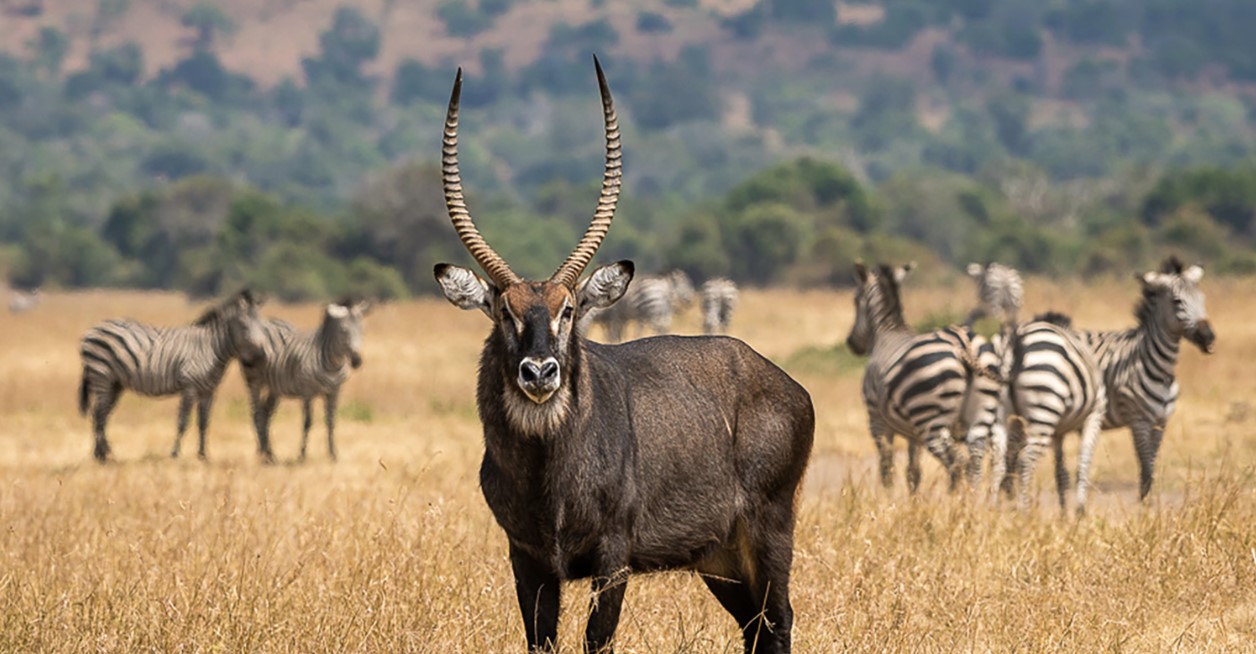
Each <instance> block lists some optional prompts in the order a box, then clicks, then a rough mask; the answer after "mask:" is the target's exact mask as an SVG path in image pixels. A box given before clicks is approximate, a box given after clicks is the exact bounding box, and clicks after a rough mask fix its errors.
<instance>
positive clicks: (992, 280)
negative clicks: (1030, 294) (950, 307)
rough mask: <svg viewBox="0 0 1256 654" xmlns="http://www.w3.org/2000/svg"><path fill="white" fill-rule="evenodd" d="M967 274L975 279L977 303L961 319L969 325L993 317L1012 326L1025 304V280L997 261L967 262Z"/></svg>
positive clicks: (1014, 270) (1013, 269) (1011, 268)
mask: <svg viewBox="0 0 1256 654" xmlns="http://www.w3.org/2000/svg"><path fill="white" fill-rule="evenodd" d="M968 275H969V276H970V277H972V278H973V279H974V280H975V281H976V282H977V306H976V308H974V309H973V310H972V312H971V313H969V314H968V318H967V319H966V320H965V321H964V324H965V325H966V326H969V327H971V326H972V325H973V323H975V322H977V321H978V320H980V319H981V318H983V317H985V316H992V317H994V318H997V319H998V320H999V321H1000V322H1001V323H1003V324H1004V325H1005V326H1009V325H1011V326H1013V327H1010V328H1009V329H1008V331H1010V330H1011V329H1014V328H1015V327H1014V325H1015V324H1016V320H1017V315H1018V314H1019V313H1020V309H1021V306H1022V305H1023V304H1024V303H1025V283H1024V282H1023V281H1021V276H1020V273H1018V272H1016V269H1015V268H1013V267H1011V266H1005V265H1003V264H1001V263H990V264H987V265H984V266H983V265H981V264H979V263H970V264H968Z"/></svg>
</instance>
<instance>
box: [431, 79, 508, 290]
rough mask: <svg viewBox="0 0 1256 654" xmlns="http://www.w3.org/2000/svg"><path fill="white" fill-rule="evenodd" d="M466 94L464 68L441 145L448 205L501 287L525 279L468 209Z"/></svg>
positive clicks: (478, 260) (480, 260) (468, 244)
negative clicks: (462, 148)
mask: <svg viewBox="0 0 1256 654" xmlns="http://www.w3.org/2000/svg"><path fill="white" fill-rule="evenodd" d="M461 96H462V68H459V69H458V76H457V77H456V78H454V90H453V93H450V94H449V111H448V112H447V113H446V114H445V140H444V147H443V148H442V149H441V171H442V173H443V174H442V180H443V181H444V185H445V206H446V207H447V208H448V209H449V220H450V222H452V223H453V224H454V230H455V231H457V232H458V238H460V239H462V244H463V245H465V246H466V248H467V251H468V252H470V253H471V256H472V257H473V258H474V259H475V262H476V263H478V264H480V267H481V268H483V269H484V272H485V273H487V274H488V277H489V279H491V280H492V281H493V283H494V284H496V285H497V286H498V287H500V288H505V287H507V286H510V285H511V284H517V283H519V282H521V281H523V280H522V279H520V277H519V276H518V275H516V274H515V272H514V271H513V270H511V269H510V266H509V265H507V264H506V260H505V259H502V258H501V255H499V254H497V252H495V251H494V250H493V248H492V247H490V246H489V244H488V243H487V242H486V241H485V240H484V237H483V236H480V230H478V229H476V228H475V221H474V220H472V219H471V212H469V211H467V202H466V198H464V197H463V195H462V176H461V175H460V174H459V173H458V104H459V99H460V98H461Z"/></svg>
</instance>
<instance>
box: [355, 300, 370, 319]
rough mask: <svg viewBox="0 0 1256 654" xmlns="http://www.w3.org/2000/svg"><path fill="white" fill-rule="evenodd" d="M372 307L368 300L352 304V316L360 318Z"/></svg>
mask: <svg viewBox="0 0 1256 654" xmlns="http://www.w3.org/2000/svg"><path fill="white" fill-rule="evenodd" d="M374 306H375V305H374V304H372V303H371V301H370V300H359V301H357V302H355V303H354V304H353V306H352V307H351V310H352V311H353V315H355V316H357V317H359V318H362V317H365V316H366V315H367V314H369V313H370V312H371V309H372V308H374Z"/></svg>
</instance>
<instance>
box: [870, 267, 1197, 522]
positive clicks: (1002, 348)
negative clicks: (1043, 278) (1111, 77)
mask: <svg viewBox="0 0 1256 654" xmlns="http://www.w3.org/2000/svg"><path fill="white" fill-rule="evenodd" d="M910 270H911V266H910V265H909V266H904V267H890V266H884V265H883V266H880V267H878V268H875V269H873V268H868V267H866V266H864V265H863V264H857V265H856V266H855V278H856V283H857V290H856V294H855V323H854V325H853V326H852V328H851V332H850V336H849V338H848V339H847V344H848V346H849V347H850V349H851V350H852V351H853V352H855V353H856V354H867V355H868V363H867V366H866V368H865V373H864V382H863V397H864V403H865V405H866V407H867V410H868V422H869V428H870V431H871V433H872V438H873V441H874V443H875V444H876V446H877V451H878V454H879V456H880V473H881V481H882V483H883V484H885V485H887V486H888V485H890V484H891V479H890V474H891V469H892V465H893V451H892V449H891V447H890V446H891V444H892V439H893V438H894V436H895V435H896V434H897V435H901V436H904V437H905V438H906V439H907V441H908V449H907V452H908V470H907V483H908V488H909V489H911V490H912V491H914V490H915V489H916V488H917V486H918V485H919V483H920V468H919V465H920V464H919V450H920V448H921V446H923V447H924V448H925V449H928V450H929V452H930V453H931V454H933V455H934V456H935V457H937V458H938V460H939V461H940V462H941V463H942V465H943V467H944V468H946V470H947V471H948V473H949V475H950V482H951V486H952V488H953V487H954V486H955V485H956V483H957V482H958V480H959V478H960V472H961V470H960V462H959V460H958V457H957V456H956V452H955V450H954V441H957V440H959V441H962V442H963V443H964V444H965V445H966V446H967V449H968V465H967V473H968V479H969V481H970V482H972V483H973V484H974V485H976V484H977V482H978V481H979V480H980V477H981V471H982V468H983V465H984V464H983V457H984V455H985V452H986V451H987V449H990V450H991V451H992V452H993V462H992V466H991V467H992V470H993V476H994V482H995V483H996V484H997V485H998V486H999V487H1000V488H1001V489H1002V490H1003V491H1004V492H1006V493H1008V494H1011V493H1012V492H1013V490H1014V486H1015V485H1016V483H1017V482H1019V483H1020V493H1019V502H1020V504H1021V505H1022V506H1025V505H1027V504H1028V503H1029V497H1030V495H1029V482H1030V480H1031V479H1032V476H1033V471H1034V467H1035V464H1036V462H1037V460H1038V458H1039V457H1040V456H1041V455H1042V452H1043V450H1044V449H1045V448H1046V447H1047V446H1048V445H1049V446H1051V447H1052V450H1053V452H1054V455H1055V477H1056V491H1057V495H1058V497H1059V503H1060V507H1061V509H1062V510H1063V509H1065V508H1066V507H1067V500H1066V492H1067V490H1068V487H1069V484H1070V475H1069V472H1068V469H1067V467H1066V466H1065V463H1064V453H1063V439H1064V437H1065V435H1066V434H1068V433H1072V432H1074V431H1076V432H1079V433H1080V434H1081V439H1082V441H1081V451H1080V456H1079V461H1078V465H1077V511H1078V513H1079V514H1080V513H1084V512H1085V505H1086V499H1087V494H1088V490H1089V481H1090V463H1091V459H1092V457H1093V454H1094V448H1095V445H1096V443H1097V440H1098V436H1099V432H1100V430H1101V429H1115V428H1119V427H1129V428H1130V430H1131V432H1132V433H1133V440H1134V450H1135V453H1136V455H1137V458H1138V464H1139V498H1140V499H1142V498H1145V497H1146V496H1147V494H1148V492H1150V490H1151V486H1152V480H1153V478H1154V472H1155V461H1156V455H1157V453H1158V452H1159V448H1160V442H1161V439H1162V438H1163V437H1164V429H1165V426H1166V424H1167V422H1168V419H1169V417H1170V416H1171V415H1172V413H1173V409H1174V405H1175V404H1176V401H1177V396H1178V383H1177V380H1176V375H1175V372H1174V371H1175V367H1176V363H1177V357H1178V351H1179V344H1180V342H1181V340H1182V339H1186V340H1188V341H1190V342H1191V343H1193V344H1195V345H1196V346H1197V347H1198V348H1199V349H1200V350H1201V351H1203V352H1204V353H1211V352H1212V351H1213V347H1214V340H1215V335H1214V334H1213V331H1212V327H1211V325H1210V323H1209V321H1208V316H1207V311H1206V309H1205V303H1204V293H1203V291H1202V290H1201V289H1200V288H1199V282H1200V280H1201V279H1202V278H1203V274H1204V271H1203V268H1201V267H1200V266H1189V267H1188V266H1185V265H1184V264H1183V263H1182V262H1181V261H1180V260H1178V259H1177V258H1176V257H1169V258H1168V259H1166V260H1165V261H1164V262H1163V263H1162V264H1161V266H1160V269H1159V270H1158V271H1149V272H1145V273H1142V274H1140V275H1138V276H1137V279H1138V281H1139V284H1140V285H1141V290H1142V296H1141V299H1140V300H1139V303H1138V305H1137V308H1136V310H1135V316H1136V318H1137V320H1138V324H1137V326H1135V327H1134V328H1132V329H1126V330H1117V331H1102V332H1097V331H1085V330H1078V329H1075V328H1074V327H1073V325H1072V321H1071V319H1070V318H1069V317H1068V316H1066V315H1064V314H1060V313H1055V312H1049V313H1046V314H1041V315H1038V316H1035V317H1034V318H1033V319H1032V320H1030V321H1029V322H1027V323H1024V324H1018V323H1017V316H1018V314H1019V311H1020V308H1021V306H1022V304H1023V300H1024V285H1023V283H1022V281H1021V279H1020V275H1019V273H1017V272H1016V270H1015V269H1013V268H1010V267H1008V266H1004V265H1001V264H997V263H992V264H989V265H986V266H982V265H979V264H972V265H970V266H969V267H968V272H969V274H970V275H971V276H972V277H973V278H974V279H975V281H976V282H977V291H978V293H977V294H978V302H979V306H978V307H977V308H976V309H974V310H973V312H972V313H971V314H969V318H968V321H967V324H966V325H964V326H952V327H947V328H943V329H939V330H936V331H932V332H929V333H926V334H917V333H915V332H914V331H912V330H911V329H910V328H909V327H907V324H906V321H905V320H904V317H903V307H902V301H901V298H900V293H899V285H900V284H901V283H902V282H903V280H904V279H905V278H906V276H907V274H908V273H909V272H910ZM982 316H994V317H997V318H999V319H1000V320H1001V321H1002V323H1003V327H1002V331H1001V332H1000V333H999V334H997V335H995V336H994V337H992V338H991V339H985V338H983V337H981V336H979V335H977V334H975V333H974V332H973V330H972V328H971V325H972V322H973V321H974V320H975V319H976V318H979V317H982Z"/></svg>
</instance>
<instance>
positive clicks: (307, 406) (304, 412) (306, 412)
mask: <svg viewBox="0 0 1256 654" xmlns="http://www.w3.org/2000/svg"><path fill="white" fill-rule="evenodd" d="M313 405H314V398H312V397H303V398H301V416H302V419H303V420H304V423H303V424H302V427H301V455H300V456H299V457H297V460H298V461H305V446H306V445H308V444H309V442H310V425H312V424H313V422H314V419H313V417H312V416H311V412H312V411H313V409H314V406H313Z"/></svg>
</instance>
